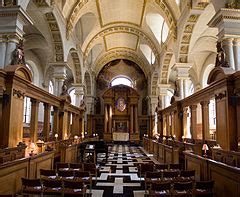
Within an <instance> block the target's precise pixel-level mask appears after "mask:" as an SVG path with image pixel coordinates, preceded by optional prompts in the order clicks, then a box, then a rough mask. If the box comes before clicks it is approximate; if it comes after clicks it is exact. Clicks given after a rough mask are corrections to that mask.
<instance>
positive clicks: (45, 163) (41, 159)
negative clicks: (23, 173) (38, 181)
mask: <svg viewBox="0 0 240 197" xmlns="http://www.w3.org/2000/svg"><path fill="white" fill-rule="evenodd" d="M53 161H54V152H45V153H42V154H39V155H37V156H35V157H31V158H30V161H29V178H31V179H34V178H40V169H52V168H53Z"/></svg>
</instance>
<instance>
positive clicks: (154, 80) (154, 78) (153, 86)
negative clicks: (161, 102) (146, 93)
mask: <svg viewBox="0 0 240 197" xmlns="http://www.w3.org/2000/svg"><path fill="white" fill-rule="evenodd" d="M157 91H158V73H157V72H154V73H153V74H152V81H151V95H157V94H158V92H157Z"/></svg>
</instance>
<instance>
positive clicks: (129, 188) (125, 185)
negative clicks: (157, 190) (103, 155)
mask: <svg viewBox="0 0 240 197" xmlns="http://www.w3.org/2000/svg"><path fill="white" fill-rule="evenodd" d="M145 162H154V163H155V162H156V161H154V159H152V157H151V155H146V154H145V153H144V152H143V150H142V149H141V148H140V147H135V146H133V147H131V146H128V145H113V146H112V147H110V148H109V157H108V161H107V163H105V164H102V165H100V166H99V171H100V172H99V175H98V177H97V182H95V181H94V185H93V190H92V196H93V197H102V196H103V197H120V196H121V197H130V196H133V197H143V196H144V194H145V191H144V178H143V177H142V178H140V177H139V176H138V174H137V168H136V167H135V164H137V163H145Z"/></svg>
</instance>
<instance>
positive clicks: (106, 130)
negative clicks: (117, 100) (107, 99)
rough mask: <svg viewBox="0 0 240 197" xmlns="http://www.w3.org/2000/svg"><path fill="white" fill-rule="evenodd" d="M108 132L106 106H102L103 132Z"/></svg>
mask: <svg viewBox="0 0 240 197" xmlns="http://www.w3.org/2000/svg"><path fill="white" fill-rule="evenodd" d="M107 132H108V106H107V104H105V106H104V133H107Z"/></svg>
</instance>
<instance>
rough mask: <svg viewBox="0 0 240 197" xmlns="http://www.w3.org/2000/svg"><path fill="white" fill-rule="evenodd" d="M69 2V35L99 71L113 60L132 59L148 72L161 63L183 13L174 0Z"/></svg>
mask: <svg viewBox="0 0 240 197" xmlns="http://www.w3.org/2000/svg"><path fill="white" fill-rule="evenodd" d="M67 2H68V3H65V5H64V7H63V15H64V17H65V18H66V19H67V37H68V38H70V36H72V37H75V38H76V39H77V43H78V47H79V49H81V50H82V52H83V54H84V55H83V58H84V64H85V65H88V66H91V67H92V69H93V70H94V71H95V73H96V74H98V73H99V72H100V70H101V69H102V67H103V66H104V65H105V64H106V63H108V62H110V61H112V60H115V59H128V60H131V61H133V62H135V63H137V64H138V65H139V66H140V67H141V69H142V70H143V72H144V73H145V74H146V75H147V74H148V73H150V72H151V71H153V70H154V68H155V66H156V65H159V62H160V59H159V57H160V55H159V54H160V53H161V51H162V50H163V48H164V45H166V43H167V42H169V41H170V40H171V39H173V38H174V35H175V33H176V20H177V19H178V17H179V13H178V10H177V9H175V8H176V7H177V5H176V2H175V1H174V0H171V4H169V2H168V0H80V1H79V0H68V1H67ZM173 9H174V12H173V11H172V10H173ZM176 10H177V11H176Z"/></svg>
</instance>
